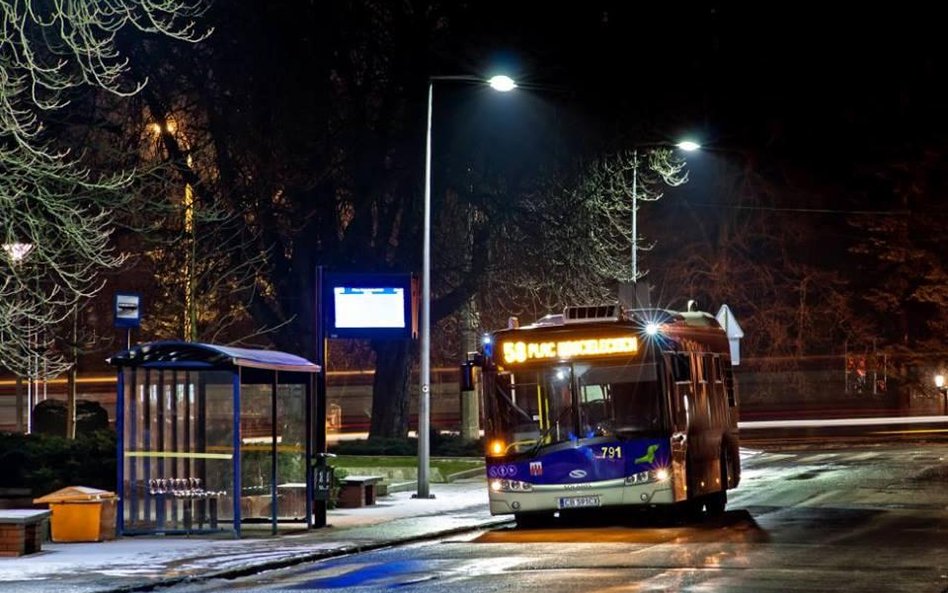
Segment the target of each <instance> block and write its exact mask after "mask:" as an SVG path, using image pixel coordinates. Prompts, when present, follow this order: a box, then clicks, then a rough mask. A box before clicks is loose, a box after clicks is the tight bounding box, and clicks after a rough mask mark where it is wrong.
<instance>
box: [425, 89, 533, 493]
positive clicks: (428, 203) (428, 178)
mask: <svg viewBox="0 0 948 593" xmlns="http://www.w3.org/2000/svg"><path fill="white" fill-rule="evenodd" d="M436 81H461V82H473V83H480V84H484V83H486V84H487V85H489V86H490V87H491V88H492V89H494V90H496V91H499V92H502V93H506V92H509V91H512V90H514V89H515V88H517V83H515V82H514V81H513V79H512V78H510V77H509V76H503V75H498V76H494V77H492V78H490V79H488V80H484V79H482V78H477V77H476V76H464V75H462V76H431V77H429V78H428V126H427V135H426V139H425V213H424V234H423V239H422V245H423V247H422V266H421V270H422V271H421V369H420V370H421V376H420V378H419V379H420V380H419V383H420V384H421V394H420V396H419V398H418V492H417V493H416V494H415V497H416V498H430V494H429V491H428V468H429V461H430V449H429V442H428V441H429V432H430V428H431V427H430V424H431V113H432V106H433V104H434V83H435V82H436Z"/></svg>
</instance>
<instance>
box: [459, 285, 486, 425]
mask: <svg viewBox="0 0 948 593" xmlns="http://www.w3.org/2000/svg"><path fill="white" fill-rule="evenodd" d="M463 317H464V322H463V323H462V324H461V352H460V356H459V357H458V358H459V360H466V359H467V353H468V352H474V351H475V350H477V326H478V315H477V303H475V302H474V299H469V300H468V302H467V304H466V305H465V306H464V312H463ZM458 385H459V386H460V383H458ZM478 404H479V402H478V400H477V390H476V389H473V390H471V391H461V439H463V440H465V441H476V440H477V439H479V438H480V436H481V431H480V429H481V426H480V419H481V415H480V408H479V406H478Z"/></svg>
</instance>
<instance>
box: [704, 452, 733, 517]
mask: <svg viewBox="0 0 948 593" xmlns="http://www.w3.org/2000/svg"><path fill="white" fill-rule="evenodd" d="M727 468H728V455H727V452H726V451H724V452H722V453H721V490H720V491H719V492H715V493H713V494H709V495H708V498H707V500H706V501H705V508H706V509H708V514H709V515H711V516H716V515H723V514H724V510H725V508H726V507H727Z"/></svg>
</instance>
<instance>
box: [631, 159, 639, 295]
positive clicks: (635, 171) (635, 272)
mask: <svg viewBox="0 0 948 593" xmlns="http://www.w3.org/2000/svg"><path fill="white" fill-rule="evenodd" d="M638 182H639V149H638V148H635V149H633V150H632V286H635V282H636V281H637V280H638V278H639V263H638V251H639V241H638V210H639V208H638V201H639V188H638ZM637 298H638V294H635V293H634V292H633V294H632V299H633V302H635V299H637ZM635 304H636V306H637V305H638V303H635Z"/></svg>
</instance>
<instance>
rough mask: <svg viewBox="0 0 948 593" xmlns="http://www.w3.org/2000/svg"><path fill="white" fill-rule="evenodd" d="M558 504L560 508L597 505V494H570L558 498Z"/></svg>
mask: <svg viewBox="0 0 948 593" xmlns="http://www.w3.org/2000/svg"><path fill="white" fill-rule="evenodd" d="M558 502H559V505H560V508H561V509H579V508H584V507H598V506H599V497H598V496H570V497H569V498H560V499H559V501H558Z"/></svg>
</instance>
